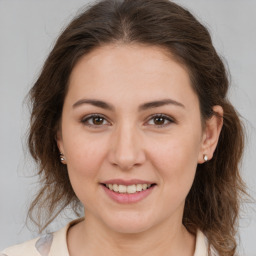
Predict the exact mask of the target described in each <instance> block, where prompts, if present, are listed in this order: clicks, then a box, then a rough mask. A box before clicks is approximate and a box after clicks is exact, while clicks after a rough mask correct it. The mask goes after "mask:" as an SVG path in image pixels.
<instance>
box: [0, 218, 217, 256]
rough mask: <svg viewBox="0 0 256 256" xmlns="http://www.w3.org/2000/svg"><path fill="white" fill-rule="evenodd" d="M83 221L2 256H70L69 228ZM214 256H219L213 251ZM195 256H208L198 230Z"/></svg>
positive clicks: (17, 246) (16, 246)
mask: <svg viewBox="0 0 256 256" xmlns="http://www.w3.org/2000/svg"><path fill="white" fill-rule="evenodd" d="M80 220H81V219H78V220H74V221H72V222H70V223H69V224H68V225H67V226H65V227H64V228H62V229H60V230H59V231H57V232H54V233H50V234H47V235H44V236H42V237H39V238H36V239H33V240H31V241H28V242H25V243H23V244H19V245H15V246H12V247H9V248H7V249H5V250H4V251H2V252H0V256H69V252H68V247H67V240H66V237H67V231H68V229H69V227H71V226H72V225H74V224H76V223H78V222H79V221H80ZM212 254H213V256H215V255H216V256H217V254H216V253H214V251H212ZM194 256H208V252H207V239H206V237H205V236H204V234H203V233H202V232H201V231H200V230H198V231H197V235H196V249H195V253H194Z"/></svg>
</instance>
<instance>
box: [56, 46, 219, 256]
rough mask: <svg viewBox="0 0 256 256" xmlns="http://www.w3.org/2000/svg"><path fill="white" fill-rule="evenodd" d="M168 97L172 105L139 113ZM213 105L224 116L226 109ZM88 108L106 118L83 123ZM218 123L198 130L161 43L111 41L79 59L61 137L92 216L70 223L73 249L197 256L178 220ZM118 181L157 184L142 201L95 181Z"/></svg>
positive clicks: (178, 68) (192, 98) (196, 115)
mask: <svg viewBox="0 0 256 256" xmlns="http://www.w3.org/2000/svg"><path fill="white" fill-rule="evenodd" d="M84 99H94V100H100V101H104V102H106V103H107V104H110V105H111V106H112V108H113V109H111V110H110V109H105V108H102V107H99V106H94V105H92V104H89V103H81V100H84ZM163 99H171V100H173V101H175V102H176V103H175V104H172V103H171V104H165V105H162V106H158V107H152V108H147V109H143V110H141V109H140V110H139V106H141V105H142V104H144V103H148V102H154V101H161V100H163ZM79 101H80V102H79ZM78 102H79V103H78ZM214 111H216V112H218V113H219V114H220V115H222V114H223V112H222V108H221V107H220V106H215V107H214ZM90 114H100V115H101V116H102V117H103V119H100V121H99V120H98V122H97V120H95V119H93V118H91V119H89V120H88V119H87V121H86V122H85V120H86V118H87V117H88V116H89V115H90ZM156 114H164V115H165V116H167V118H169V119H170V120H171V121H168V119H162V120H161V119H160V121H159V119H156V118H153V117H152V115H156ZM161 125H162V126H161ZM221 126H222V121H221V120H220V119H217V118H216V117H215V116H213V117H212V118H211V119H209V120H207V121H206V123H205V126H204V129H203V128H202V127H203V126H202V121H201V116H200V110H199V101H198V97H197V95H196V94H195V92H194V91H193V89H192V87H191V83H190V79H189V75H188V72H187V70H186V68H185V67H184V66H182V65H181V64H179V63H177V62H176V61H175V60H174V59H173V58H171V57H170V55H167V54H166V52H165V51H164V50H163V49H161V48H158V47H152V46H143V45H136V44H135V45H122V44H118V45H106V46H103V47H101V48H97V49H95V50H93V51H92V52H91V53H89V54H88V55H86V56H83V57H82V58H81V59H80V60H79V62H78V63H77V64H76V66H75V67H74V69H73V71H72V73H71V76H70V84H69V89H68V92H67V95H66V98H65V102H64V106H63V113H62V119H61V128H60V130H59V132H58V135H57V143H58V146H59V149H60V152H62V153H63V154H64V156H65V161H64V164H67V168H68V173H69V177H70V181H71V184H72V186H73V189H74V191H75V193H76V195H77V197H78V198H79V199H80V201H81V202H82V204H83V205H84V208H85V216H86V217H85V220H84V221H82V222H80V223H78V224H76V225H74V226H73V227H71V228H70V229H69V232H68V237H67V241H68V248H69V251H70V255H72V256H76V255H81V252H83V255H102V254H103V253H104V254H105V255H127V256H128V255H145V254H147V255H150V256H151V255H169V256H171V255H180V256H183V255H184V256H185V255H186V256H188V255H193V253H194V250H195V237H194V236H193V235H192V234H190V233H189V232H188V231H187V230H186V228H185V227H184V226H183V225H182V215H183V211H184V203H185V199H186V196H187V194H188V192H189V190H190V188H191V185H192V183H193V180H194V176H195V172H196V167H197V164H201V163H203V162H204V160H203V155H204V154H207V156H208V159H209V160H210V159H211V157H212V155H213V152H214V150H215V147H216V145H217V141H218V137H219V133H220V130H221ZM115 178H121V179H124V180H129V179H142V180H148V181H152V182H154V183H156V186H155V187H154V189H153V190H152V192H151V193H150V195H149V196H148V197H146V198H144V199H143V200H142V201H140V202H137V203H132V204H120V203H117V202H115V201H113V200H112V199H111V198H109V197H108V196H107V195H106V193H105V191H104V190H103V189H102V186H101V185H100V184H99V183H100V182H103V181H105V180H109V179H115Z"/></svg>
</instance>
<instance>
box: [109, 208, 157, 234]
mask: <svg viewBox="0 0 256 256" xmlns="http://www.w3.org/2000/svg"><path fill="white" fill-rule="evenodd" d="M134 215H135V214H127V215H126V216H125V215H123V216H120V215H119V216H116V218H111V219H108V220H105V224H106V225H107V226H108V227H109V228H110V229H112V230H113V231H115V232H118V233H123V234H136V233H141V232H144V231H147V230H148V229H150V228H151V227H152V224H153V221H152V220H151V221H150V218H148V216H147V217H146V216H143V215H142V214H139V213H137V214H136V216H134Z"/></svg>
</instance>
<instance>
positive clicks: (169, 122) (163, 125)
mask: <svg viewBox="0 0 256 256" xmlns="http://www.w3.org/2000/svg"><path fill="white" fill-rule="evenodd" d="M93 118H102V119H103V120H104V121H107V119H106V118H105V116H103V115H101V114H92V115H89V116H86V117H84V118H83V119H82V120H81V123H83V124H84V125H86V126H88V127H91V128H95V129H98V128H101V127H102V126H103V125H104V124H101V125H95V124H89V123H88V121H89V120H90V119H93ZM154 118H163V119H164V120H165V121H168V124H162V125H155V126H156V127H157V128H163V127H166V126H168V125H170V124H171V123H174V122H175V121H174V119H173V118H171V117H169V116H167V115H165V114H154V115H151V116H150V117H149V118H148V121H147V123H148V122H149V121H150V120H153V119H154ZM107 122H108V121H107ZM108 123H109V122H108ZM108 125H109V124H108ZM153 125H154V124H153Z"/></svg>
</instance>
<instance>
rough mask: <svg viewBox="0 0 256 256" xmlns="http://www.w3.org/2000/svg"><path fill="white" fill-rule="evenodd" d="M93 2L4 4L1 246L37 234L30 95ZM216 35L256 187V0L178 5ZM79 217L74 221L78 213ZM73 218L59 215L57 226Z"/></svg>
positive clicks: (244, 224) (252, 228) (252, 233)
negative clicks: (62, 37)
mask: <svg viewBox="0 0 256 256" xmlns="http://www.w3.org/2000/svg"><path fill="white" fill-rule="evenodd" d="M88 2H89V1H85V0H72V1H71V0H44V1H41V0H17V1H16V0H0V168H1V169H0V203H1V204H0V249H3V248H5V247H7V246H10V245H13V244H16V243H20V242H23V241H25V240H28V239H31V238H34V237H35V236H37V234H36V233H35V232H32V231H30V230H29V229H28V228H27V227H26V226H25V220H26V211H27V207H28V205H29V202H30V200H31V198H32V195H33V193H34V192H35V191H36V188H37V187H38V184H37V183H36V181H37V178H36V177H34V176H33V175H34V169H35V167H34V165H33V163H32V161H31V159H30V157H29V156H28V154H27V153H26V152H27V148H26V145H25V140H26V131H27V127H28V120H29V115H28V109H27V107H26V104H25V103H24V98H25V96H26V94H27V92H28V90H29V88H30V87H31V86H32V85H33V82H34V81H35V79H36V77H37V75H38V74H39V71H40V69H41V67H42V64H43V62H44V60H45V58H46V56H47V54H48V53H49V51H50V49H51V48H52V46H53V44H54V42H55V40H56V38H57V36H58V35H59V33H60V31H61V30H62V29H63V28H64V27H65V25H67V24H68V22H69V21H70V20H71V19H72V18H73V16H74V15H75V14H76V13H77V12H78V9H79V8H80V7H82V6H84V5H86V4H88ZM175 2H177V3H179V4H181V5H183V6H185V7H187V8H188V9H189V10H190V11H191V12H192V13H193V14H195V15H196V17H198V19H199V20H200V21H202V22H203V23H204V24H205V25H206V26H207V27H208V28H209V30H210V32H211V35H212V38H213V42H214V45H215V47H216V48H217V51H218V52H219V53H220V54H221V56H223V57H224V58H225V61H226V62H227V63H228V65H229V69H230V73H231V76H232V88H231V90H230V93H229V95H230V100H231V102H232V103H233V104H234V105H235V107H236V108H237V109H238V111H239V112H240V114H241V115H242V116H243V120H244V122H245V125H246V128H247V134H248V137H247V146H246V151H245V156H244V161H243V166H242V170H241V172H242V176H243V177H244V179H245V181H246V183H247V184H248V187H249V192H250V194H251V195H252V196H253V197H254V198H255V195H256V193H255V190H256V189H255V187H256V170H255V166H256V114H255V110H256V1H255V0H176V1H175ZM255 208H256V207H255V204H254V203H250V204H244V205H243V209H244V211H243V212H242V213H241V218H240V224H239V237H240V242H239V249H240V252H241V255H246V256H253V255H256V245H255V241H256V240H255V239H256V213H255ZM70 217H71V218H72V216H70ZM67 221H69V218H68V217H65V216H63V218H61V219H60V218H59V219H58V220H57V221H56V222H55V223H53V225H51V226H50V229H57V228H59V227H60V226H62V225H64V224H65V223H66V222H67Z"/></svg>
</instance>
